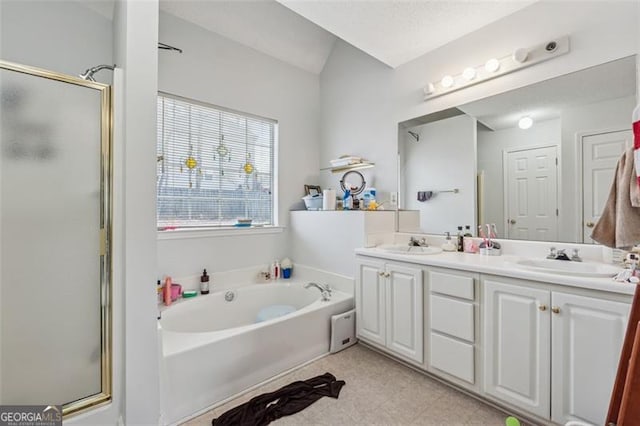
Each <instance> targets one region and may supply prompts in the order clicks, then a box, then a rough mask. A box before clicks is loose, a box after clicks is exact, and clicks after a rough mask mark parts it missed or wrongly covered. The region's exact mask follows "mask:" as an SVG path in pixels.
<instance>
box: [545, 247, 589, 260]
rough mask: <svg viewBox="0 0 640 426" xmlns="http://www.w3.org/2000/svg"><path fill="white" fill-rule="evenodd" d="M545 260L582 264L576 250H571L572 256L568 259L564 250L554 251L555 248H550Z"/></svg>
mask: <svg viewBox="0 0 640 426" xmlns="http://www.w3.org/2000/svg"><path fill="white" fill-rule="evenodd" d="M547 259H552V260H571V261H573V262H582V258H581V257H580V255H579V254H578V249H577V248H574V249H573V254H572V255H571V257H569V256H568V255H567V253H565V250H564V249H560V250H556V248H555V247H551V248H550V249H549V254H548V255H547Z"/></svg>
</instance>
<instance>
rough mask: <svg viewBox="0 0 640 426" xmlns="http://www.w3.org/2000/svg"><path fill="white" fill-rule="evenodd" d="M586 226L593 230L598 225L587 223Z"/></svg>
mask: <svg viewBox="0 0 640 426" xmlns="http://www.w3.org/2000/svg"><path fill="white" fill-rule="evenodd" d="M585 225H587V228H593V227H594V226H596V224H595V223H593V222H587V223H585Z"/></svg>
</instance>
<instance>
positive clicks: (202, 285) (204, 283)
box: [200, 269, 209, 294]
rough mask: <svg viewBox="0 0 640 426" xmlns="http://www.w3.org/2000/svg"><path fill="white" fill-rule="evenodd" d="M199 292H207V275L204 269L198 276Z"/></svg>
mask: <svg viewBox="0 0 640 426" xmlns="http://www.w3.org/2000/svg"><path fill="white" fill-rule="evenodd" d="M200 294H209V275H207V270H206V269H205V270H204V271H203V272H202V276H200Z"/></svg>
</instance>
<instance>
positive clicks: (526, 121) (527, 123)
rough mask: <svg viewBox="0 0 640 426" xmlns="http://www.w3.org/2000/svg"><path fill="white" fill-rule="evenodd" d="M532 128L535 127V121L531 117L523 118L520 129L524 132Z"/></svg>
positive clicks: (519, 123) (520, 121) (519, 124)
mask: <svg viewBox="0 0 640 426" xmlns="http://www.w3.org/2000/svg"><path fill="white" fill-rule="evenodd" d="M531 126H533V120H532V119H531V117H529V116H525V117H522V118H521V119H520V120H519V121H518V127H520V128H521V129H522V130H527V129H528V128H530V127H531Z"/></svg>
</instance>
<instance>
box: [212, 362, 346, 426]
mask: <svg viewBox="0 0 640 426" xmlns="http://www.w3.org/2000/svg"><path fill="white" fill-rule="evenodd" d="M344 385H345V382H344V380H336V378H335V376H334V375H333V374H331V373H324V374H322V375H320V376H316V377H313V378H311V379H308V380H304V381H298V382H293V383H290V384H288V385H286V386H284V387H281V388H280V389H278V390H277V391H275V392H270V393H263V394H261V395H258V396H255V397H253V398H251V400H250V401H249V402H245V403H244V404H242V405H239V406H237V407H235V408H232V409H231V410H229V411H227V412H226V413H224V414H223V415H221V416H220V417H218V418H216V419H213V420H212V421H211V424H212V425H213V426H237V425H242V426H249V425H251V426H263V425H268V424H269V423H271V422H272V421H274V420H276V419H279V418H280V417H284V416H290V415H291V414H295V413H297V412H299V411H302V410H304V409H305V408H307V407H308V406H310V405H311V404H313V403H314V402H316V401H317V400H319V399H320V398H322V397H323V396H330V397H331V398H338V395H340V389H342V386H344Z"/></svg>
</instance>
